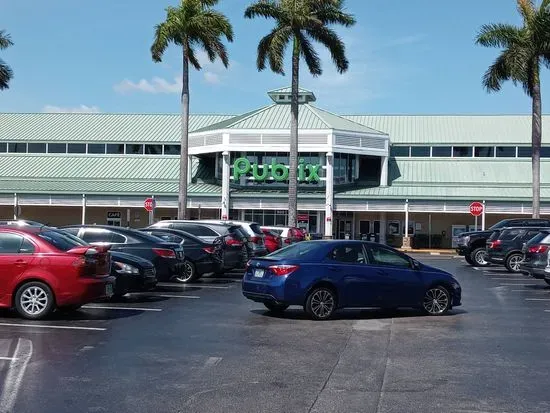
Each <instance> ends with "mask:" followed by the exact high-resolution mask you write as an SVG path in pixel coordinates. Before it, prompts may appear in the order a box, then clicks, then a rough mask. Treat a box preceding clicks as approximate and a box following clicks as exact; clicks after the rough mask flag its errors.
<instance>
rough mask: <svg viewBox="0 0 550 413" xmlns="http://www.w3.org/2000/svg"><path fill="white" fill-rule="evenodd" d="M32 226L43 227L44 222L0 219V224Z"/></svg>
mask: <svg viewBox="0 0 550 413" xmlns="http://www.w3.org/2000/svg"><path fill="white" fill-rule="evenodd" d="M11 225H15V226H32V227H43V226H45V225H44V224H42V223H40V222H37V221H31V220H28V219H2V220H0V226H2V227H4V226H11Z"/></svg>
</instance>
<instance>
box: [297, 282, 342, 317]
mask: <svg viewBox="0 0 550 413" xmlns="http://www.w3.org/2000/svg"><path fill="white" fill-rule="evenodd" d="M336 304H337V303H336V293H335V292H334V290H332V289H330V288H327V287H317V288H314V289H313V290H311V292H310V293H309V294H308V296H307V299H306V304H305V305H304V310H305V312H306V313H307V314H308V315H309V316H310V317H311V318H312V319H314V320H328V319H329V318H330V317H332V314H333V313H334V311H335V310H336Z"/></svg>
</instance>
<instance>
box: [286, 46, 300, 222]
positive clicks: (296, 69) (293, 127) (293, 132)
mask: <svg viewBox="0 0 550 413" xmlns="http://www.w3.org/2000/svg"><path fill="white" fill-rule="evenodd" d="M299 75H300V47H299V44H298V39H297V38H296V36H295V37H294V47H293V50H292V98H291V101H290V112H291V118H290V154H289V155H290V159H289V161H290V162H289V165H288V167H289V172H288V225H289V226H290V227H296V226H297V225H296V224H297V215H298V176H297V174H298V110H299V108H298V85H299Z"/></svg>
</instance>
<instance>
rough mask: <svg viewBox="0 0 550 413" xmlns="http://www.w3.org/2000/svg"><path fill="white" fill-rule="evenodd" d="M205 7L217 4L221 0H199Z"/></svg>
mask: <svg viewBox="0 0 550 413" xmlns="http://www.w3.org/2000/svg"><path fill="white" fill-rule="evenodd" d="M199 1H200V3H201V6H202V7H203V8H208V7H214V6H217V5H218V3H219V2H220V0H199Z"/></svg>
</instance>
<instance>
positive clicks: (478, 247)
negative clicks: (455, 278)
mask: <svg viewBox="0 0 550 413" xmlns="http://www.w3.org/2000/svg"><path fill="white" fill-rule="evenodd" d="M506 227H550V220H548V219H534V218H514V219H505V220H502V221H500V222H498V223H496V224H495V225H493V226H492V227H491V228H489V229H488V230H487V231H472V232H463V233H462V234H460V235H459V236H458V240H457V244H458V246H457V248H456V252H457V254H458V255H462V256H464V258H465V259H466V262H467V263H468V264H470V265H473V266H474V267H485V266H487V265H489V264H490V263H489V262H488V261H487V259H486V257H487V250H486V246H487V239H488V238H489V237H490V236H491V234H492V233H493V232H494V231H495V230H497V229H502V228H506Z"/></svg>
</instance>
